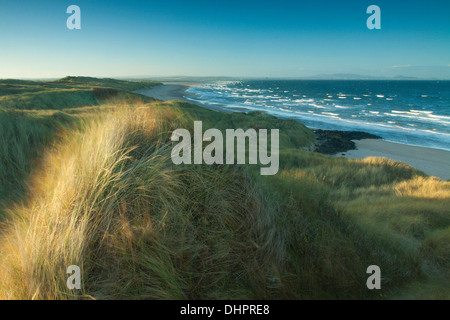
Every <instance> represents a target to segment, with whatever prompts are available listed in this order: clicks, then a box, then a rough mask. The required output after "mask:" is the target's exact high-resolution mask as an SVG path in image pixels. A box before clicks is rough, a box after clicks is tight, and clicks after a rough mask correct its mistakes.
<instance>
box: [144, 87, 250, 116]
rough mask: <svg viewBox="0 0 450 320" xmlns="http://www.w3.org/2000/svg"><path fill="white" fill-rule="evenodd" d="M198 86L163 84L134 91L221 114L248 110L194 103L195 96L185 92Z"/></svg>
mask: <svg viewBox="0 0 450 320" xmlns="http://www.w3.org/2000/svg"><path fill="white" fill-rule="evenodd" d="M196 85H199V83H194V82H168V83H163V85H161V86H156V87H152V88H146V89H140V90H137V91H135V92H136V93H139V94H142V95H144V96H148V97H152V98H156V99H158V100H162V101H170V100H180V101H185V102H190V103H195V104H197V105H199V106H202V107H205V108H208V109H210V110H214V111H221V112H245V111H248V109H245V108H234V109H233V110H230V109H227V108H225V106H224V105H222V104H206V103H201V102H199V101H195V95H194V94H193V93H189V92H187V90H188V89H189V88H190V87H193V86H196ZM188 98H193V99H194V100H190V99H188Z"/></svg>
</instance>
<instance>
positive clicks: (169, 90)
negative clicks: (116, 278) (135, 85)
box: [135, 82, 198, 101]
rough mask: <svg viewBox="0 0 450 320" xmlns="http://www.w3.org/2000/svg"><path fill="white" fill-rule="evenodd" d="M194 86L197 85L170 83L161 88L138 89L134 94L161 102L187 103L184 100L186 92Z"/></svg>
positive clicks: (192, 83) (191, 83)
mask: <svg viewBox="0 0 450 320" xmlns="http://www.w3.org/2000/svg"><path fill="white" fill-rule="evenodd" d="M196 85H198V83H194V82H188V83H186V82H183V83H181V82H171V83H163V85H162V86H156V87H153V88H147V89H140V90H137V91H135V92H136V93H139V94H142V95H144V96H149V97H153V98H156V99H158V100H162V101H170V100H180V101H189V100H188V99H186V98H185V96H186V90H187V89H189V88H190V87H192V86H196Z"/></svg>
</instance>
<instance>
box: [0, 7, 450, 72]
mask: <svg viewBox="0 0 450 320" xmlns="http://www.w3.org/2000/svg"><path fill="white" fill-rule="evenodd" d="M72 4H75V5H78V6H79V7H80V8H81V30H69V29H67V27H66V20H67V18H68V17H69V14H67V13H66V9H67V7H68V6H69V5H72ZM372 4H375V5H378V6H379V7H380V8H381V30H369V29H368V28H367V27H366V20H367V18H368V17H369V14H367V13H366V9H367V7H368V6H369V5H372ZM322 73H358V74H366V75H375V76H395V75H405V76H417V77H439V78H448V79H450V1H448V0H426V1H416V0H410V1H392V0H390V1H386V0H370V1H366V0H354V1H337V0H333V1H325V0H321V1H318V0H295V1H286V0H277V1H265V0H258V1H253V0H227V1H216V0H209V1H203V0H202V1H195V0H192V1H191V0H184V1H177V0H157V1H153V0H149V1H137V0H127V1H125V0H102V1H92V0H89V1H86V0H70V1H64V0H55V1H48V0H40V1H34V0H28V1H25V0H14V1H12V0H0V78H33V77H42V78H45V77H63V76H66V75H87V76H99V77H114V76H158V75H166V76H174V75H188V76H239V77H241V76H251V77H303V76H309V75H314V74H322Z"/></svg>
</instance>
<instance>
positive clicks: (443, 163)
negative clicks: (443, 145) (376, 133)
mask: <svg viewBox="0 0 450 320" xmlns="http://www.w3.org/2000/svg"><path fill="white" fill-rule="evenodd" d="M354 142H355V144H356V147H357V148H358V149H357V150H350V151H347V152H343V154H345V157H346V158H350V159H358V158H361V159H363V158H366V157H385V158H388V159H392V160H396V161H401V162H404V163H407V164H409V165H411V166H413V167H415V168H417V169H419V170H421V171H423V172H425V173H426V174H428V175H430V176H435V177H438V178H440V179H442V180H448V179H450V151H445V150H439V149H432V148H425V147H416V146H409V145H404V144H400V143H393V142H388V141H383V140H375V139H363V140H360V141H358V140H354ZM337 155H338V156H339V155H342V153H339V154H337Z"/></svg>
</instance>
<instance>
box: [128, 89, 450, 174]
mask: <svg viewBox="0 0 450 320" xmlns="http://www.w3.org/2000/svg"><path fill="white" fill-rule="evenodd" d="M198 84H199V83H194V82H166V83H163V84H162V85H159V86H156V87H153V88H149V89H140V90H137V91H135V92H136V93H139V94H142V95H144V96H149V97H152V98H156V99H158V100H162V101H170V100H180V101H184V102H189V103H194V104H197V105H199V106H202V107H205V108H207V109H210V110H214V111H221V112H239V111H246V110H247V109H244V108H242V110H241V109H236V110H235V111H234V110H229V109H226V108H224V107H221V105H214V104H204V103H200V102H198V101H195V96H193V95H192V96H191V97H192V98H193V99H194V100H190V99H188V98H186V96H187V95H189V93H187V92H186V91H187V90H188V89H189V88H190V87H192V86H196V85H198ZM311 130H313V129H311ZM313 131H317V130H313ZM321 131H323V132H328V133H333V132H338V130H321ZM339 132H340V133H341V134H340V135H341V137H340V139H342V140H343V141H344V142H348V145H354V146H355V147H356V149H351V148H349V149H347V151H341V149H339V147H340V146H339V147H337V149H336V150H335V152H334V153H330V152H326V154H332V155H333V156H335V157H345V158H348V159H364V158H367V157H384V158H388V159H391V160H395V161H400V162H403V163H406V164H409V165H410V166H412V167H414V168H416V169H418V170H421V171H423V172H425V173H426V174H428V175H430V176H435V177H438V178H440V179H442V180H449V179H450V151H446V150H441V149H434V148H428V147H419V146H411V145H407V144H401V143H395V142H389V141H385V140H382V139H379V137H378V138H377V137H376V136H373V137H370V134H367V133H365V132H359V133H360V134H361V137H359V138H352V137H351V136H348V133H349V132H351V131H348V132H347V131H339ZM365 135H369V136H365ZM346 136H348V137H347V138H346ZM327 142H328V143H331V144H333V141H332V140H329V139H328V140H327ZM342 150H343V149H342ZM322 153H325V152H322Z"/></svg>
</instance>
